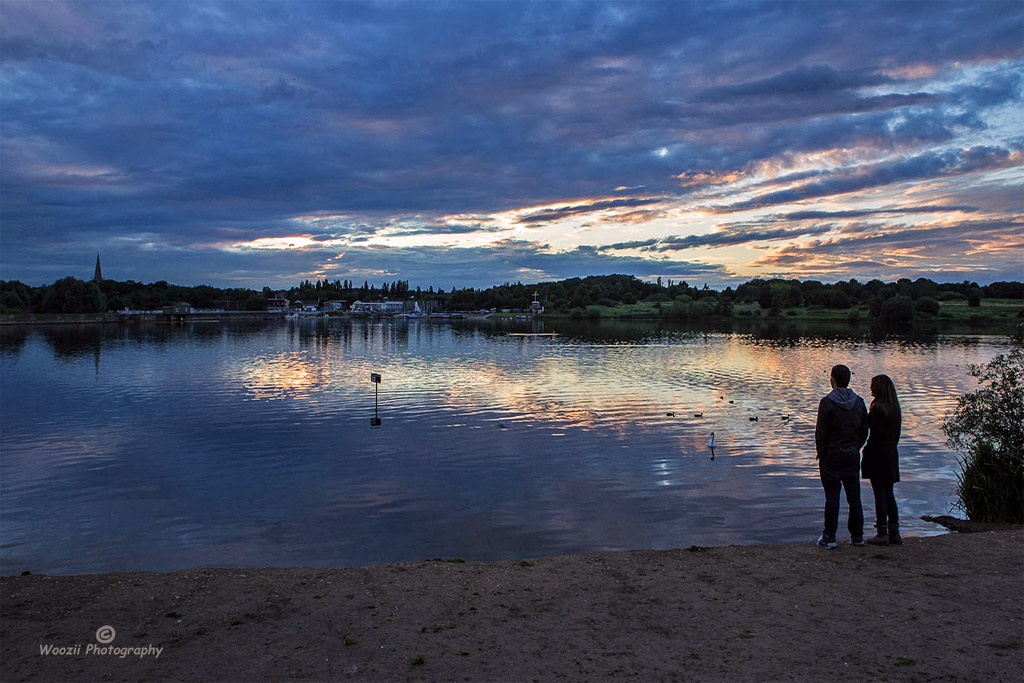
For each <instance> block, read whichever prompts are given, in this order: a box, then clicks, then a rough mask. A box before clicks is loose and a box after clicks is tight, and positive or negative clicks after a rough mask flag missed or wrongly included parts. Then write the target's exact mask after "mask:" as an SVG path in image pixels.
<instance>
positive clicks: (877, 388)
mask: <svg viewBox="0 0 1024 683" xmlns="http://www.w3.org/2000/svg"><path fill="white" fill-rule="evenodd" d="M871 396H872V399H871V410H872V411H875V410H880V411H882V414H884V415H885V417H886V420H888V422H889V426H890V427H892V428H893V429H894V430H895V431H897V432H899V429H900V425H901V424H902V423H903V412H902V411H901V410H900V400H899V398H897V397H896V385H895V384H893V383H892V379H891V378H890V377H889V375H875V376H874V377H872V378H871Z"/></svg>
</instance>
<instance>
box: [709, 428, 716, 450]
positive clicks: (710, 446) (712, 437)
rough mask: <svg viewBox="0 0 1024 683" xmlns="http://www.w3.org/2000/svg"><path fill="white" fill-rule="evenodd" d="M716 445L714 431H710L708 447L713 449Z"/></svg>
mask: <svg viewBox="0 0 1024 683" xmlns="http://www.w3.org/2000/svg"><path fill="white" fill-rule="evenodd" d="M716 445H717V444H716V443H715V433H714V432H711V438H710V439H708V448H710V449H711V450H715V446H716Z"/></svg>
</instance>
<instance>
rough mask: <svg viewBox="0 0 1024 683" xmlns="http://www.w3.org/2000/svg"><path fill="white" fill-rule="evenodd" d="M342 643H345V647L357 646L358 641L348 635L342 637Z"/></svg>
mask: <svg viewBox="0 0 1024 683" xmlns="http://www.w3.org/2000/svg"><path fill="white" fill-rule="evenodd" d="M341 642H342V643H344V644H345V645H355V644H356V641H354V640H352V639H351V638H349V635H348V634H347V633H346V634H345V635H343V636H342V637H341Z"/></svg>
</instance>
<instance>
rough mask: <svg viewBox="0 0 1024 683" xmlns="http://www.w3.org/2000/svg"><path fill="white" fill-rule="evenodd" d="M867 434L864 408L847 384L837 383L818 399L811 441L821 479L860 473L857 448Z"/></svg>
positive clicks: (858, 474) (865, 410) (866, 411)
mask: <svg viewBox="0 0 1024 683" xmlns="http://www.w3.org/2000/svg"><path fill="white" fill-rule="evenodd" d="M867 438H868V409H867V408H866V407H865V405H864V399H862V398H861V397H860V396H858V395H857V394H856V393H855V392H854V391H853V390H852V389H850V388H848V387H837V388H835V389H833V390H832V391H831V392H829V394H828V395H827V396H825V397H824V398H823V399H821V402H819V403H818V424H817V426H816V427H815V429H814V445H815V447H816V448H817V451H818V468H819V470H820V471H821V476H822V478H824V479H842V478H843V477H859V476H860V448H861V446H863V445H864V441H865V440H866V439H867Z"/></svg>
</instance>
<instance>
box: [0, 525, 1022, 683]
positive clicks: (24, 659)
mask: <svg viewBox="0 0 1024 683" xmlns="http://www.w3.org/2000/svg"><path fill="white" fill-rule="evenodd" d="M102 626H111V627H113V629H114V631H115V632H116V635H115V637H114V640H113V641H112V642H111V643H110V644H109V645H108V646H106V647H109V648H111V649H110V650H108V651H107V652H108V653H107V654H94V653H91V652H90V653H88V654H87V652H86V651H87V649H88V647H89V645H93V646H94V647H102V646H101V645H100V644H99V643H98V642H97V630H98V629H100V627H102ZM100 636H101V637H103V636H105V634H102V633H101V634H100ZM46 645H52V646H55V647H73V646H75V645H80V646H81V649H80V651H79V653H77V654H75V653H74V650H72V654H68V655H54V654H49V655H43V654H40V648H41V647H43V646H46ZM1022 645H1024V530H1021V529H1020V527H1017V528H1015V529H1011V530H1004V531H995V532H982V533H970V534H950V535H944V536H936V537H930V538H908V539H906V543H905V545H903V546H900V547H888V548H884V547H883V548H880V547H872V546H868V547H867V548H855V547H853V546H850V545H849V544H841V545H840V547H839V548H837V549H836V550H822V549H819V548H816V547H815V546H814V545H813V544H810V543H808V544H804V545H775V546H771V545H763V546H729V547H715V548H701V549H698V548H690V549H680V550H669V551H635V552H626V553H614V554H602V555H576V556H565V557H551V558H538V559H534V560H518V561H507V562H497V563H476V562H457V561H430V562H420V563H407V564H395V565H382V566H374V567H365V568H357V569H255V570H252V569H248V570H247V569H231V570H225V569H202V570H189V571H181V572H174V573H169V574H153V573H127V574H102V575H89V576H54V577H49V576H37V575H31V576H14V577H2V578H0V678H2V680H3V681H5V682H8V681H22V680H31V681H65V680H66V681H73V680H83V681H106V680H112V681H265V680H295V679H308V680H322V681H339V680H356V681H362V680H365V681H420V680H423V681H562V680H568V681H606V680H607V681H611V680H615V681H618V680H630V679H632V680H642V681H824V680H841V681H844V682H845V681H849V682H856V681H937V680H943V681H979V682H980V681H984V682H985V683H991V682H994V681H1012V682H1013V683H1018V682H1019V681H1021V680H1022V672H1024V648H1022ZM150 646H152V649H150ZM115 648H116V649H115ZM157 648H160V653H159V656H156V655H155V652H154V651H155V650H156V649H157ZM128 649H133V650H134V651H132V652H131V653H129V654H127V655H126V656H125V657H123V658H121V657H119V654H120V652H122V651H125V650H128ZM141 651H148V652H149V654H147V655H145V656H140V653H141Z"/></svg>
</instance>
